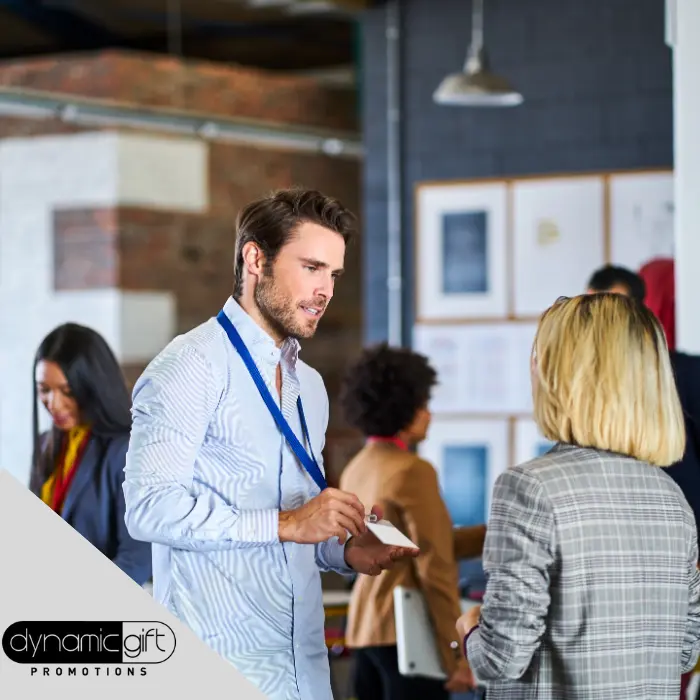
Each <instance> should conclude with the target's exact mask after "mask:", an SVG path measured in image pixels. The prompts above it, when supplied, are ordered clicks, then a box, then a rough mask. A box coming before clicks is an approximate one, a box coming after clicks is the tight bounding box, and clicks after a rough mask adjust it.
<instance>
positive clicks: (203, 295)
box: [0, 52, 363, 481]
mask: <svg viewBox="0 0 700 700" xmlns="http://www.w3.org/2000/svg"><path fill="white" fill-rule="evenodd" d="M176 83H177V84H178V85H179V86H180V87H181V88H182V94H183V95H185V98H186V101H185V106H187V107H188V108H190V109H193V110H196V111H199V112H209V113H212V114H214V113H217V114H225V115H227V116H239V117H255V118H261V119H265V120H269V121H276V122H283V123H289V124H307V125H317V126H328V127H334V128H354V127H355V114H354V106H353V105H352V104H349V101H348V100H347V99H346V98H342V99H341V98H339V97H338V95H337V94H335V93H334V92H333V91H328V90H326V89H323V88H319V87H318V86H316V85H315V84H314V83H313V81H306V80H300V79H297V78H287V77H278V76H274V75H270V74H263V73H259V72H254V71H248V70H244V69H238V68H232V69H229V68H222V67H220V66H210V65H206V64H191V65H187V66H183V65H181V64H179V63H178V62H177V61H174V60H171V59H169V58H163V59H154V58H153V57H150V58H149V59H148V60H146V59H145V58H143V57H141V56H137V55H129V54H127V55H121V54H117V53H114V52H107V53H104V54H100V55H98V56H94V57H86V58H74V59H61V61H60V62H59V61H56V60H53V59H42V60H36V61H29V62H25V63H21V64H16V65H8V64H5V65H4V66H3V65H0V84H4V85H15V86H24V87H29V88H34V89H41V90H52V91H61V92H65V93H71V94H78V95H86V96H92V97H101V98H110V99H115V100H120V101H130V102H132V103H136V104H141V105H151V106H175V105H173V104H172V94H173V90H174V86H175V84H176ZM228 93H231V94H230V95H228V96H225V95H226V94H228ZM350 102H351V101H350ZM177 106H182V105H181V104H179V105H177ZM78 131H84V129H83V128H81V127H76V126H74V125H71V124H65V123H63V122H61V121H58V120H46V121H32V120H23V119H7V118H0V138H7V137H14V136H33V135H40V134H57V133H73V132H78ZM360 175H361V164H360V163H358V162H355V161H349V160H343V159H332V158H328V157H325V156H321V155H313V154H303V153H295V152H281V151H274V150H271V149H260V148H255V147H247V146H244V145H234V144H223V143H218V142H212V143H211V144H210V145H209V188H210V189H209V203H210V206H209V209H208V211H206V212H205V213H203V214H185V213H180V212H174V211H156V210H151V209H144V208H138V207H119V208H115V209H110V208H106V209H89V210H85V209H78V210H61V211H55V212H54V228H53V230H54V264H55V267H54V285H55V288H56V289H58V290H68V289H96V288H109V287H115V288H120V289H124V290H133V291H172V292H173V293H174V294H175V297H176V300H177V319H176V320H177V323H176V328H177V332H185V331H187V330H189V329H190V328H192V327H193V326H195V325H197V324H198V323H201V322H202V321H204V320H206V319H207V318H208V317H210V316H211V315H212V314H214V313H216V311H217V310H218V308H219V306H220V305H221V304H222V303H223V301H224V300H225V299H226V297H227V296H228V295H229V294H230V291H231V284H232V271H233V245H234V222H235V217H236V214H237V212H238V211H239V209H240V208H241V207H242V206H243V205H244V204H246V203H247V202H248V201H250V200H251V199H253V198H256V197H259V196H260V195H263V194H266V193H267V192H269V191H271V190H274V189H277V188H280V187H288V186H291V185H302V186H305V187H315V188H318V189H321V190H322V191H324V192H325V193H327V194H330V195H333V196H336V197H338V198H339V199H341V201H343V202H344V203H345V204H346V205H347V206H349V207H350V208H351V209H352V210H353V211H355V212H357V214H358V217H359V221H358V224H359V229H360V236H359V237H358V239H357V240H356V241H354V242H353V243H352V244H351V245H350V246H349V248H348V252H347V255H346V274H345V275H344V276H343V278H342V280H341V281H340V283H339V284H338V287H337V290H336V296H335V298H334V300H333V302H332V303H331V305H330V307H329V310H328V311H327V313H326V314H325V316H324V319H323V321H322V322H321V324H320V326H319V331H318V333H317V336H316V337H315V338H313V339H312V340H309V341H305V342H304V343H303V351H302V352H303V355H302V357H303V359H304V360H305V361H306V362H308V363H309V364H310V365H312V366H313V367H315V368H316V369H318V370H319V372H320V373H321V375H322V376H323V378H324V381H325V383H326V387H327V389H328V393H329V397H330V400H331V416H330V429H329V432H328V446H327V448H326V455H325V456H326V458H327V459H328V460H329V463H328V470H329V476H330V479H331V481H334V479H336V478H337V474H339V471H340V469H341V468H342V466H343V464H344V460H345V459H346V457H347V456H348V454H351V453H352V452H353V451H354V450H355V449H357V447H358V443H357V436H356V435H354V434H353V433H352V431H348V430H347V427H346V425H345V423H344V421H343V419H342V415H341V414H340V411H339V409H338V406H337V394H338V388H339V382H340V377H341V376H342V372H343V370H344V369H345V367H346V365H347V363H348V362H349V360H350V359H351V358H353V357H354V356H355V354H356V353H357V352H358V351H359V349H360V347H361V343H362V341H361V315H362V312H361V298H362V281H361V271H360V258H361V251H362V246H361V242H362V233H361V231H362V218H363V217H362V211H361V204H360ZM143 369H144V365H142V364H125V365H124V366H123V370H124V374H125V376H126V378H127V382H128V383H129V385H130V386H133V383H134V382H135V380H136V379H137V377H138V376H139V374H140V373H141V372H142V371H143ZM334 456H335V457H334Z"/></svg>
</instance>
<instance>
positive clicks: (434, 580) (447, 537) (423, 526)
mask: <svg viewBox="0 0 700 700" xmlns="http://www.w3.org/2000/svg"><path fill="white" fill-rule="evenodd" d="M436 379H437V377H436V373H435V370H434V369H433V368H432V367H431V366H430V364H429V363H428V360H427V359H426V358H425V357H424V356H423V355H419V354H417V353H415V352H412V351H411V350H407V349H403V348H391V347H389V346H388V345H386V344H384V343H383V344H381V345H377V346H376V347H372V348H369V349H367V350H365V352H364V353H363V354H362V355H361V357H360V358H359V359H358V361H357V362H356V363H355V364H354V365H353V366H352V367H351V368H350V369H349V371H348V373H347V375H346V377H345V380H344V383H343V388H342V395H341V403H342V406H343V409H344V412H345V416H346V419H347V420H348V422H349V423H350V424H351V425H353V426H354V427H355V428H357V429H358V430H360V431H361V432H362V433H363V434H364V436H365V437H366V438H367V444H366V445H365V447H363V449H362V450H360V452H359V453H358V454H357V455H356V456H355V457H354V459H353V460H352V461H351V462H350V463H349V464H348V465H347V467H346V468H345V470H344V471H343V473H342V475H341V480H340V488H341V489H342V490H344V491H348V492H350V493H354V494H356V495H357V497H358V498H359V499H360V501H361V502H362V503H364V504H365V506H367V505H368V504H374V503H376V504H378V505H380V506H381V507H382V508H383V514H384V518H386V519H387V520H389V521H390V522H392V523H393V524H394V525H395V526H396V527H397V528H399V529H400V530H402V531H403V532H404V534H406V535H407V536H408V537H409V539H411V540H412V541H413V542H415V543H416V544H417V545H418V547H419V548H420V551H421V554H420V556H419V557H418V558H417V559H415V560H411V561H408V560H405V561H400V562H396V563H395V564H394V567H393V568H392V569H391V570H389V571H384V572H382V573H381V574H380V575H379V576H374V577H371V576H361V577H359V578H358V579H357V581H356V582H355V584H354V587H353V591H352V597H351V601H350V606H349V609H348V622H347V629H346V632H345V639H346V644H347V646H348V647H349V648H351V649H353V656H354V658H355V672H354V686H355V697H356V698H357V700H410V699H411V698H416V699H420V700H424V699H425V698H430V699H431V700H439V699H440V698H445V699H446V698H448V697H449V694H450V692H465V691H467V690H470V689H471V688H472V687H473V678H472V675H471V672H470V670H469V665H468V664H467V662H466V661H465V660H464V659H460V658H459V657H458V656H457V657H456V656H455V654H454V649H453V647H452V643H453V642H455V641H456V635H455V628H454V621H455V620H456V619H457V618H458V617H459V616H460V614H461V606H460V600H459V588H458V568H457V559H467V558H471V557H478V556H480V555H481V551H482V548H483V545H484V537H485V535H486V527H485V526H484V525H476V526H474V527H464V528H457V529H454V528H453V523H452V520H451V518H450V514H449V512H448V510H447V507H446V505H445V502H444V501H443V498H442V495H441V492H440V486H439V483H438V479H437V472H436V471H435V467H433V465H432V464H430V463H429V462H426V461H425V460H424V459H421V458H420V457H418V456H417V455H416V454H415V453H414V452H413V451H412V448H413V447H415V446H416V445H417V444H418V443H420V442H422V441H423V440H424V439H425V438H426V436H427V432H428V426H429V425H430V418H431V416H430V411H429V410H428V402H429V399H430V393H431V390H432V388H433V386H434V384H435V382H436ZM397 586H404V587H406V588H414V589H419V590H420V591H421V592H422V593H423V597H424V599H425V602H426V606H427V609H428V614H429V616H430V619H431V621H432V623H433V627H434V630H435V637H436V643H437V649H438V652H439V656H440V659H441V662H442V666H443V671H444V672H445V675H446V677H447V681H446V682H445V681H440V680H435V679H431V678H420V677H411V678H409V677H406V676H402V675H401V674H400V672H399V667H398V656H397V647H396V628H395V625H394V599H393V595H394V589H395V588H396V587H397Z"/></svg>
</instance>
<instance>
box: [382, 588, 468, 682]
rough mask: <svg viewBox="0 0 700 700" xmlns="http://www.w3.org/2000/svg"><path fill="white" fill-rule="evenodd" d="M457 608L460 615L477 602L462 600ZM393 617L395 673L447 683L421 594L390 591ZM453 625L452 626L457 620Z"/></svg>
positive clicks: (419, 592) (410, 589)
mask: <svg viewBox="0 0 700 700" xmlns="http://www.w3.org/2000/svg"><path fill="white" fill-rule="evenodd" d="M460 604H461V608H462V612H466V611H467V610H468V609H469V608H471V607H474V606H475V605H478V603H477V602H474V601H471V600H464V599H463V600H461V601H460ZM394 615H395V622H396V649H397V652H398V661H399V673H401V675H402V676H424V677H426V678H436V679H439V680H447V674H446V673H445V671H444V670H443V668H442V663H441V662H440V656H439V654H438V651H437V644H436V643H435V631H434V629H433V625H432V622H431V620H430V616H429V615H428V607H427V605H426V604H425V598H424V597H423V593H422V592H421V591H419V590H416V589H414V588H404V587H403V586H397V587H396V588H394ZM454 622H455V623H456V622H457V620H455V621H454ZM456 637H457V632H456V630H455V638H456ZM458 641H459V640H458ZM460 653H461V650H460Z"/></svg>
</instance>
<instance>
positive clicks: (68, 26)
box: [0, 0, 118, 48]
mask: <svg viewBox="0 0 700 700" xmlns="http://www.w3.org/2000/svg"><path fill="white" fill-rule="evenodd" d="M0 7H4V8H5V9H7V10H9V11H10V12H12V14H14V15H15V16H16V17H19V18H21V19H23V20H24V21H25V22H28V23H29V24H32V25H33V26H35V27H36V28H37V29H40V30H42V31H43V32H45V33H46V34H48V35H49V36H52V37H53V38H54V39H56V40H58V41H59V42H60V43H62V44H68V45H70V46H72V47H74V48H93V47H99V46H104V45H105V44H113V43H115V42H117V41H118V38H117V37H116V36H115V35H113V34H112V33H111V32H109V31H107V30H106V29H105V28H104V27H103V26H101V25H99V24H96V23H94V22H90V21H89V20H86V19H84V18H82V17H78V16H76V15H75V14H74V13H72V12H71V11H70V10H66V9H64V8H61V7H48V6H47V5H44V4H43V3H41V2H39V0H0Z"/></svg>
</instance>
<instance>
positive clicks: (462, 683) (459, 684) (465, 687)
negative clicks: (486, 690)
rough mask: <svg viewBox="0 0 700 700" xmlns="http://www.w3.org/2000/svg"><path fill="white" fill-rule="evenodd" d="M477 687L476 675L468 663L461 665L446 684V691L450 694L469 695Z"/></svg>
mask: <svg viewBox="0 0 700 700" xmlns="http://www.w3.org/2000/svg"><path fill="white" fill-rule="evenodd" d="M475 687H476V681H475V680H474V674H473V673H472V670H471V669H470V668H469V664H467V663H464V664H463V665H460V666H459V667H458V668H457V670H456V671H455V672H454V673H453V674H452V675H451V676H450V678H449V680H448V681H447V683H445V689H446V690H448V691H449V692H450V693H468V692H469V691H470V690H474V688H475Z"/></svg>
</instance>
